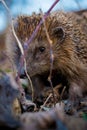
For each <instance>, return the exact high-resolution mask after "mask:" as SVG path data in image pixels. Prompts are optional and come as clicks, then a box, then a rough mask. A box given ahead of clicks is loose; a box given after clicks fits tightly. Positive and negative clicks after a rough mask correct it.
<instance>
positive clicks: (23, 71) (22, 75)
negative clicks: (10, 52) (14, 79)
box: [20, 68, 27, 79]
mask: <svg viewBox="0 0 87 130" xmlns="http://www.w3.org/2000/svg"><path fill="white" fill-rule="evenodd" d="M26 77H27V76H26V73H25V69H24V68H21V71H20V78H22V79H24V78H26Z"/></svg>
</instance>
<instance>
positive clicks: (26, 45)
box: [24, 0, 59, 48]
mask: <svg viewBox="0 0 87 130" xmlns="http://www.w3.org/2000/svg"><path fill="white" fill-rule="evenodd" d="M58 2H59V0H55V2H54V3H53V4H52V6H51V7H50V8H49V9H48V11H47V12H46V13H45V14H44V15H43V18H44V20H45V19H46V18H47V17H48V16H49V14H50V12H51V10H52V9H53V8H54V6H55V5H56V4H57V3H58ZM41 24H43V19H41V21H40V22H39V24H38V25H37V27H36V29H35V30H34V32H33V33H32V35H31V37H30V38H29V39H28V41H27V42H25V44H24V48H28V47H29V44H30V43H31V41H32V40H33V38H34V37H35V36H36V34H37V32H38V30H39V28H40V26H41Z"/></svg>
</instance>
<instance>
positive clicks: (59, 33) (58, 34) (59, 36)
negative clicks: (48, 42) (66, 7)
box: [53, 27, 65, 42]
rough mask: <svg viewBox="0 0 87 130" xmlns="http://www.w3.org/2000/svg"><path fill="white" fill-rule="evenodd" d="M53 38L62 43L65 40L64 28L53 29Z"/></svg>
mask: <svg viewBox="0 0 87 130" xmlns="http://www.w3.org/2000/svg"><path fill="white" fill-rule="evenodd" d="M53 36H54V37H55V38H57V39H58V41H59V42H62V41H63V40H64V38H65V31H64V29H63V28H62V27H56V28H54V29H53Z"/></svg>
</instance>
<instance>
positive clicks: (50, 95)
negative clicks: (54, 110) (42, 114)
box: [40, 93, 52, 111]
mask: <svg viewBox="0 0 87 130" xmlns="http://www.w3.org/2000/svg"><path fill="white" fill-rule="evenodd" d="M51 97H52V93H50V94H49V96H48V97H47V99H46V100H45V102H44V104H43V105H42V106H41V108H40V111H41V110H42V108H43V107H44V106H45V105H46V103H47V102H48V100H49V99H50V98H51Z"/></svg>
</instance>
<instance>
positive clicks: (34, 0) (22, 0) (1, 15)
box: [0, 0, 87, 33]
mask: <svg viewBox="0 0 87 130" xmlns="http://www.w3.org/2000/svg"><path fill="white" fill-rule="evenodd" d="M4 1H5V2H6V4H7V6H8V7H9V9H10V11H11V14H12V17H16V16H18V15H22V14H27V15H31V14H32V12H36V13H38V12H39V10H40V9H41V10H42V11H43V12H46V11H47V10H48V9H49V7H50V6H51V5H52V3H53V2H54V1H55V0H43V2H42V0H4ZM81 9H82V10H83V9H87V0H60V1H59V3H58V4H57V5H56V6H55V7H54V9H53V10H52V11H54V10H64V11H77V10H81ZM8 22H9V17H8V12H7V10H6V9H5V7H4V6H3V4H2V3H1V0H0V33H2V32H3V31H4V30H5V29H6V27H7V25H8Z"/></svg>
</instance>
